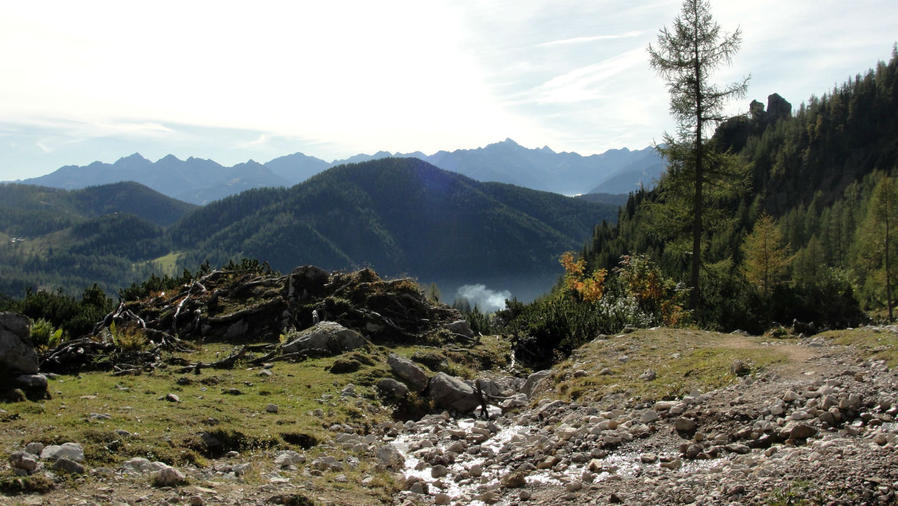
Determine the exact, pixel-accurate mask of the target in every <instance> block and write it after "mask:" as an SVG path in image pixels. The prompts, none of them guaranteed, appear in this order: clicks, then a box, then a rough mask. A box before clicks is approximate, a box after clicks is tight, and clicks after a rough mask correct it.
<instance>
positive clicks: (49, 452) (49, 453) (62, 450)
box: [41, 443, 84, 462]
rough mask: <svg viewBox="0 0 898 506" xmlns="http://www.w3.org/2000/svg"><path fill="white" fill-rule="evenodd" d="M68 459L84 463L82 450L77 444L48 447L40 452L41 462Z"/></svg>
mask: <svg viewBox="0 0 898 506" xmlns="http://www.w3.org/2000/svg"><path fill="white" fill-rule="evenodd" d="M62 458H65V459H69V460H73V461H75V462H84V448H82V447H81V445H80V444H78V443H63V444H61V445H50V446H46V447H44V449H43V450H41V460H58V459H62Z"/></svg>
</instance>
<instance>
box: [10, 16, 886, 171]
mask: <svg viewBox="0 0 898 506" xmlns="http://www.w3.org/2000/svg"><path fill="white" fill-rule="evenodd" d="M680 6H681V2H680V1H678V0H673V1H653V0H589V1H587V0H576V1H569V0H408V1H405V0H398V1H393V0H381V1H377V2H372V1H370V0H361V1H351V0H328V1H326V2H325V1H320V0H315V1H308V0H295V1H266V0H258V1H254V2H245V1H240V2H237V1H228V0H216V1H199V0H197V1H190V2H184V1H183V0H178V1H167V0H156V1H153V2H121V1H93V0H81V1H78V2H71V1H52V0H48V1H41V2H12V1H10V2H2V4H0V54H2V57H0V76H2V78H0V180H16V179H24V178H28V177H35V176H39V175H42V174H46V173H49V172H52V171H53V170H55V169H57V168H59V167H61V166H63V165H69V164H77V165H83V164H87V163H90V162H92V161H95V160H100V161H104V162H113V161H115V160H117V159H118V158H120V157H122V156H127V155H129V154H131V153H134V152H139V153H141V154H143V155H144V156H145V157H147V158H150V159H152V160H156V159H159V158H161V157H163V156H165V155H166V154H169V153H171V154H174V155H176V156H178V157H179V158H182V159H183V158H187V157H190V156H196V157H200V158H211V159H213V160H216V161H218V162H219V163H223V164H226V165H231V164H234V163H238V162H243V161H246V160H248V159H254V160H256V161H260V162H265V161H268V160H270V159H272V158H275V157H277V156H281V155H285V154H289V153H294V152H303V153H305V154H307V155H312V156H317V157H319V158H323V159H325V160H328V161H330V160H333V159H339V158H346V157H348V156H351V155H354V154H357V153H373V152H376V151H380V150H387V151H392V152H397V151H399V152H412V151H423V152H425V153H428V154H430V153H433V152H435V151H438V150H441V149H446V150H453V149H465V148H476V147H480V146H484V145H486V144H489V143H492V142H498V141H501V140H503V139H505V138H512V139H514V140H516V141H517V142H518V143H520V144H522V145H524V146H526V147H531V148H536V147H542V146H549V147H550V148H552V149H554V150H556V151H575V152H578V153H580V154H584V155H588V154H593V153H601V152H604V151H605V150H607V149H612V148H621V147H628V148H631V149H641V148H644V147H646V146H648V145H651V144H652V143H653V142H654V141H660V139H661V137H662V135H663V134H664V132H665V131H673V130H674V128H675V125H674V123H673V120H672V119H671V117H670V115H669V111H668V95H667V91H666V88H665V85H664V81H663V80H662V79H661V78H660V77H659V76H658V75H656V74H655V73H654V72H653V71H652V70H651V69H650V68H649V64H648V54H647V51H646V48H647V46H648V45H649V43H651V42H653V41H654V40H655V39H656V37H657V34H658V31H659V29H661V28H662V27H663V26H670V25H671V24H672V22H673V19H674V17H675V16H676V15H677V13H678V11H679V10H680ZM895 7H896V6H895V3H894V0H852V1H851V2H846V1H844V0H788V1H782V0H776V1H774V0H752V1H751V2H746V1H734V0H726V1H722V0H717V1H713V0H712V12H713V14H714V16H715V19H716V20H717V21H718V23H719V24H720V25H721V28H722V30H723V31H724V32H727V33H730V32H733V31H734V30H736V29H739V30H741V33H742V48H741V50H740V52H739V53H738V54H737V55H736V56H735V58H734V61H733V64H732V65H731V66H729V67H722V68H720V69H718V71H717V72H716V73H715V74H714V75H713V80H714V81H715V82H718V83H721V84H725V83H729V82H733V81H737V80H740V79H741V78H743V77H746V76H750V77H751V80H750V82H749V90H748V95H747V97H746V98H745V99H741V100H738V101H734V102H733V103H731V104H730V105H729V112H731V113H732V114H737V113H741V112H745V111H747V109H748V103H749V102H750V101H751V100H752V99H758V100H760V101H761V102H764V103H766V97H767V96H768V95H769V94H771V93H774V92H777V93H779V94H780V95H782V96H783V97H784V98H786V99H787V100H789V101H790V102H792V104H793V107H794V108H797V106H798V105H799V104H800V103H801V102H805V101H807V99H808V98H810V97H811V96H812V95H816V96H820V95H822V94H824V93H827V92H828V91H830V90H831V89H832V88H833V86H835V85H837V84H841V83H842V82H844V81H846V80H847V79H849V78H852V77H853V76H855V75H856V74H858V73H863V72H865V71H866V70H867V69H869V68H872V67H873V66H875V65H876V63H877V62H878V61H880V60H886V61H887V60H888V59H889V58H890V57H891V53H892V49H893V47H894V44H895V43H896V40H898V31H896V30H895V28H896V27H898V8H895Z"/></svg>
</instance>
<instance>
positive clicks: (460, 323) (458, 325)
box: [446, 320, 474, 338]
mask: <svg viewBox="0 0 898 506" xmlns="http://www.w3.org/2000/svg"><path fill="white" fill-rule="evenodd" d="M446 329H447V330H448V331H449V332H452V333H454V334H461V335H463V336H465V337H468V338H473V337H474V331H473V330H471V326H470V325H468V322H467V320H455V321H454V322H452V323H449V324H446Z"/></svg>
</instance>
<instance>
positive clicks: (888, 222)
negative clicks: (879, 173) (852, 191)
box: [858, 177, 898, 321]
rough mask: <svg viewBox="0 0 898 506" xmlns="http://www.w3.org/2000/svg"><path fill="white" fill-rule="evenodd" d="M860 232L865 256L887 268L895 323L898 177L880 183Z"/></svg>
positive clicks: (887, 286) (887, 283)
mask: <svg viewBox="0 0 898 506" xmlns="http://www.w3.org/2000/svg"><path fill="white" fill-rule="evenodd" d="M859 233H860V234H861V236H860V237H859V238H858V244H863V245H866V246H868V247H863V248H862V249H863V251H862V256H864V257H866V258H867V260H868V261H870V262H871V263H875V264H878V265H882V267H883V270H884V273H885V292H886V305H887V306H888V308H889V321H892V319H893V314H892V311H893V309H892V306H893V299H892V284H893V283H894V281H893V274H894V272H893V271H894V270H895V265H894V264H895V257H894V255H895V253H896V251H895V250H896V246H898V244H896V240H898V184H896V183H895V179H894V178H891V177H884V178H882V179H881V180H880V181H879V183H877V184H876V187H875V188H874V189H873V196H872V197H871V199H870V204H869V206H868V208H867V216H866V217H865V219H864V224H863V226H862V227H861V229H860V230H859Z"/></svg>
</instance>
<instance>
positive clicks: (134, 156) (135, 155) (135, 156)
mask: <svg viewBox="0 0 898 506" xmlns="http://www.w3.org/2000/svg"><path fill="white" fill-rule="evenodd" d="M141 160H143V161H146V162H149V160H147V159H146V158H144V157H143V155H141V154H140V153H131V154H130V155H128V156H123V157H121V158H119V159H118V161H119V162H129V161H141Z"/></svg>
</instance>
